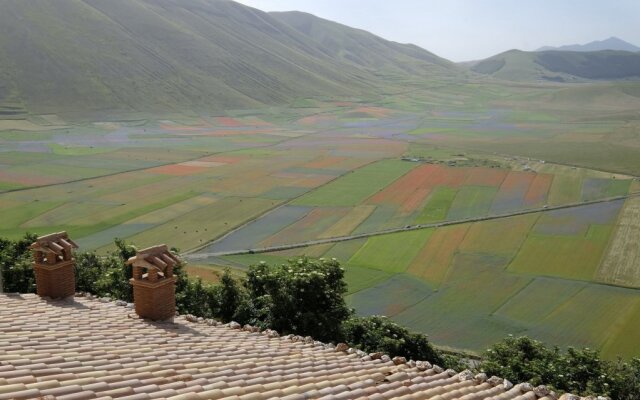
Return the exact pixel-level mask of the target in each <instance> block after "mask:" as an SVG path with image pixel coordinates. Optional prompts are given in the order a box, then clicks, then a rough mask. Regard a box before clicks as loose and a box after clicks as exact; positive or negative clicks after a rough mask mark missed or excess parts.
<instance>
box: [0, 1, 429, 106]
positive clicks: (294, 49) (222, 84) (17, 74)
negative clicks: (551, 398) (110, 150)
mask: <svg viewBox="0 0 640 400" xmlns="http://www.w3.org/2000/svg"><path fill="white" fill-rule="evenodd" d="M416 52H417V53H420V54H421V53H423V52H424V51H422V50H416ZM424 53H427V52H424ZM428 54H430V53H428ZM393 56H394V53H389V54H387V55H385V54H382V55H381V57H382V59H384V58H385V57H393ZM434 57H435V56H434ZM424 63H425V64H428V65H432V64H430V63H428V61H424ZM384 85H386V83H385V82H383V81H382V80H380V79H379V78H377V77H376V76H375V75H374V74H373V73H372V71H371V70H367V69H365V68H361V67H358V66H357V65H356V64H354V63H350V62H345V60H343V59H342V58H340V57H335V56H334V55H333V54H331V53H330V52H328V51H327V49H326V48H323V47H322V46H320V45H319V44H318V42H317V41H316V40H314V39H312V38H310V37H308V36H306V35H301V34H300V32H299V31H298V30H297V29H294V28H293V27H291V26H289V25H288V24H286V23H284V22H283V21H281V20H280V19H279V18H276V17H274V16H272V15H270V14H268V13H265V12H262V11H259V10H256V9H253V8H250V7H246V6H244V5H241V4H239V3H235V2H233V1H228V0H109V1H103V0H33V1H24V0H3V1H2V2H0V111H2V107H3V106H4V108H5V109H11V110H13V109H16V108H18V109H19V108H21V107H24V108H25V109H27V110H29V111H30V112H36V113H56V112H61V111H69V110H73V111H76V112H78V111H80V112H81V111H92V110H124V111H128V110H136V111H165V110H186V109H191V110H213V109H217V110H221V109H229V108H247V107H257V106H260V105H262V104H278V103H285V102H287V101H290V100H291V99H293V98H296V97H311V96H333V97H335V96H349V95H354V96H356V95H368V94H371V93H376V92H377V91H378V90H379V88H380V87H382V86H384Z"/></svg>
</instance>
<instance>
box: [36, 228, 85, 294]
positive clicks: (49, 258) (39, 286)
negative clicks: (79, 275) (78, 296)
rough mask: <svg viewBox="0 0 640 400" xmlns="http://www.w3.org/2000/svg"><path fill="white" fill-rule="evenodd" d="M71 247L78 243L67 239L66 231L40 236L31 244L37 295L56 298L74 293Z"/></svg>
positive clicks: (73, 266)
mask: <svg viewBox="0 0 640 400" xmlns="http://www.w3.org/2000/svg"><path fill="white" fill-rule="evenodd" d="M72 248H78V245H77V244H76V243H75V242H74V241H73V240H71V239H69V236H68V235H67V232H58V233H52V234H50V235H45V236H40V237H38V238H37V239H36V241H35V242H34V243H33V244H32V245H31V250H32V251H33V269H34V272H35V275H36V290H37V292H38V296H40V297H50V298H52V299H58V298H66V297H70V296H73V295H74V294H75V291H76V279H75V260H74V259H73V256H72V253H71V249H72ZM58 255H61V256H62V257H58Z"/></svg>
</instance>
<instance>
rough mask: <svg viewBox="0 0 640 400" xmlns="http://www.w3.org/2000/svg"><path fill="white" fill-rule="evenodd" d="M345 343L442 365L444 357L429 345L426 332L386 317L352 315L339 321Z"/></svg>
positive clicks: (391, 355)
mask: <svg viewBox="0 0 640 400" xmlns="http://www.w3.org/2000/svg"><path fill="white" fill-rule="evenodd" d="M343 335H344V339H345V341H346V342H347V343H349V344H351V345H352V346H354V347H356V348H358V349H360V350H363V351H365V352H367V353H373V352H382V353H385V354H388V355H389V356H390V357H395V356H403V357H405V358H407V359H413V360H416V361H417V360H425V361H429V362H431V363H435V364H440V365H444V361H445V360H444V358H443V357H442V356H441V355H440V353H439V352H438V351H437V350H436V349H435V348H433V346H432V345H431V343H429V340H428V339H427V336H426V335H424V334H421V333H415V332H409V330H408V329H407V328H405V327H403V326H400V325H398V324H396V323H395V322H393V321H391V320H390V319H388V318H387V317H383V316H377V315H376V316H372V317H352V318H349V319H348V320H347V321H346V322H345V323H344V325H343Z"/></svg>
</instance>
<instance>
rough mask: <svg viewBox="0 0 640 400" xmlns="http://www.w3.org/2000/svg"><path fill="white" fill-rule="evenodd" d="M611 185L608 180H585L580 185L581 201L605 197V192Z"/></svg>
mask: <svg viewBox="0 0 640 400" xmlns="http://www.w3.org/2000/svg"><path fill="white" fill-rule="evenodd" d="M610 185H611V180H610V179H604V178H587V179H585V180H584V181H583V183H582V193H581V199H582V200H595V199H601V198H604V197H607V190H608V189H609V186H610Z"/></svg>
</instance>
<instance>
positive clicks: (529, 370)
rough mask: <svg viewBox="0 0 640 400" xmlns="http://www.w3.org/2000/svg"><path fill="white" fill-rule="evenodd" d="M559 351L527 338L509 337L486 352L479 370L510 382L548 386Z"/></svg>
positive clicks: (556, 370)
mask: <svg viewBox="0 0 640 400" xmlns="http://www.w3.org/2000/svg"><path fill="white" fill-rule="evenodd" d="M558 360H559V350H558V349H557V348H556V349H553V350H550V349H548V348H547V347H545V345H544V344H542V343H541V342H539V341H537V340H533V339H531V338H528V337H526V336H522V337H513V336H509V337H507V338H506V339H504V340H503V341H502V342H499V343H497V344H495V345H493V346H492V347H491V348H489V349H488V350H487V351H486V352H485V353H484V357H483V361H482V363H481V364H480V366H479V369H480V370H482V371H484V372H486V373H487V374H489V375H496V376H500V377H503V378H505V379H508V380H510V381H512V382H529V383H531V384H532V385H542V384H547V383H549V382H550V380H551V379H552V378H554V377H555V376H556V375H557V374H559V373H560V372H559V371H558V367H559V365H558Z"/></svg>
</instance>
